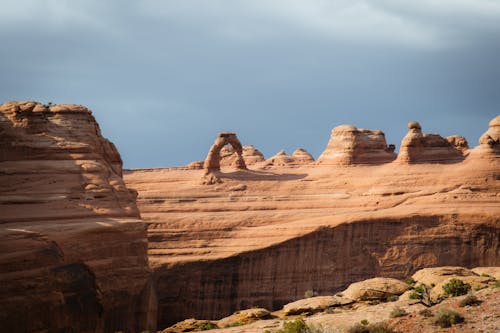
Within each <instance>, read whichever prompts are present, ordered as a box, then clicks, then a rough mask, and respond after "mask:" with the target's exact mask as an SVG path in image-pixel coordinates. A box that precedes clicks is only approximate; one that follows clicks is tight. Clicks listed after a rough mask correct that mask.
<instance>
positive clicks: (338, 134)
mask: <svg viewBox="0 0 500 333" xmlns="http://www.w3.org/2000/svg"><path fill="white" fill-rule="evenodd" d="M395 158H396V155H395V154H394V146H387V143H386V141H385V134H384V132H382V131H379V130H367V129H361V128H357V127H355V126H352V125H341V126H337V127H335V128H334V129H333V130H332V134H331V136H330V141H329V142H328V145H327V146H326V149H325V151H324V152H323V153H322V154H321V156H320V157H319V158H318V160H317V163H318V164H326V165H350V164H381V163H387V162H391V161H393V160H394V159H395Z"/></svg>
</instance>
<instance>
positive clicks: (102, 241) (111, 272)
mask: <svg viewBox="0 0 500 333" xmlns="http://www.w3.org/2000/svg"><path fill="white" fill-rule="evenodd" d="M136 196H137V192H135V191H133V190H129V189H128V188H127V187H126V186H125V184H124V182H123V179H122V161H121V158H120V155H119V153H118V151H117V150H116V148H115V146H114V145H113V144H112V143H111V142H110V141H108V140H107V139H105V138H104V137H103V136H102V135H101V132H100V129H99V126H98V125H97V123H96V121H95V119H94V117H93V116H92V114H91V112H90V110H88V109H87V108H85V107H83V106H80V105H69V104H63V105H50V106H49V105H43V104H40V103H37V102H9V103H5V104H3V105H0V211H1V214H0V224H1V229H0V239H1V242H0V266H1V267H2V269H1V274H0V285H1V286H2V288H1V291H0V327H2V331H6V332H8V331H10V332H35V331H54V332H55V331H57V332H59V331H74V332H115V331H121V330H123V331H128V332H132V331H133V332H136V331H140V330H143V329H153V328H154V327H155V325H156V318H155V313H156V303H155V301H154V299H155V294H154V290H153V288H152V285H151V284H150V281H149V279H150V278H149V275H150V272H149V270H148V260H147V241H146V225H145V224H144V222H142V221H141V220H140V216H139V211H138V209H137V206H136V202H135V199H136Z"/></svg>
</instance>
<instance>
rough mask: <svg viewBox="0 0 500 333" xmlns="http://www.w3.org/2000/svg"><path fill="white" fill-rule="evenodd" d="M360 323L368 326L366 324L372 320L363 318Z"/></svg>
mask: <svg viewBox="0 0 500 333" xmlns="http://www.w3.org/2000/svg"><path fill="white" fill-rule="evenodd" d="M360 323H361V325H363V326H366V325H368V324H369V323H370V322H369V321H368V320H366V319H363V320H362V321H360Z"/></svg>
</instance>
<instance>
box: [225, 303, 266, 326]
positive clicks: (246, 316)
mask: <svg viewBox="0 0 500 333" xmlns="http://www.w3.org/2000/svg"><path fill="white" fill-rule="evenodd" d="M270 314H271V313H270V312H269V310H266V309H263V308H252V309H246V310H240V311H236V312H235V313H233V314H232V315H230V316H228V317H225V318H222V319H220V320H219V321H217V326H219V327H227V326H232V325H235V324H237V325H247V324H249V323H252V322H254V321H257V320H260V319H264V318H267V317H269V316H270Z"/></svg>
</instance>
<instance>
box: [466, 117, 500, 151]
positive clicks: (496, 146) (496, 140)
mask: <svg viewBox="0 0 500 333" xmlns="http://www.w3.org/2000/svg"><path fill="white" fill-rule="evenodd" d="M499 156H500V116H496V117H495V118H493V119H492V120H491V121H490V123H489V127H488V130H487V131H486V132H485V133H484V134H483V135H481V137H480V138H479V146H477V147H476V148H474V149H473V150H472V151H471V157H472V158H479V159H483V158H486V159H488V158H498V157H499Z"/></svg>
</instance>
